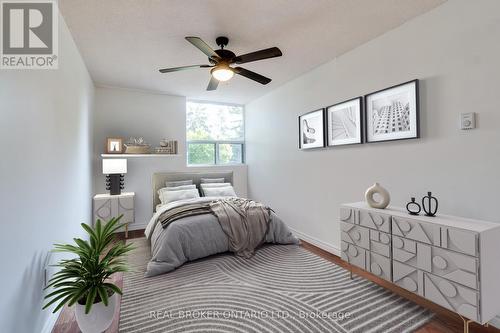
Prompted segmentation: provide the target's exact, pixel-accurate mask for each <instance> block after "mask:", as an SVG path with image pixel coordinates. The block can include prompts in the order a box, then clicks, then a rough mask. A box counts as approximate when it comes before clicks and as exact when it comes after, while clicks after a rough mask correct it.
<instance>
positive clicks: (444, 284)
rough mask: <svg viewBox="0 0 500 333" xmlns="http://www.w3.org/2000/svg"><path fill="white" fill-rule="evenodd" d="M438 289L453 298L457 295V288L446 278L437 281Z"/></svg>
mask: <svg viewBox="0 0 500 333" xmlns="http://www.w3.org/2000/svg"><path fill="white" fill-rule="evenodd" d="M439 290H441V292H442V293H443V294H444V295H445V296H447V297H450V298H453V297H455V296H457V288H456V287H455V286H454V285H452V284H451V283H449V282H448V281H446V280H442V281H440V282H439Z"/></svg>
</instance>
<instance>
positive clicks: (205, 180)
mask: <svg viewBox="0 0 500 333" xmlns="http://www.w3.org/2000/svg"><path fill="white" fill-rule="evenodd" d="M201 183H202V184H207V183H224V178H202V179H201Z"/></svg>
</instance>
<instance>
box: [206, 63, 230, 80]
mask: <svg viewBox="0 0 500 333" xmlns="http://www.w3.org/2000/svg"><path fill="white" fill-rule="evenodd" d="M210 73H211V74H212V76H213V77H214V78H216V79H217V80H218V81H222V82H224V81H229V80H230V79H231V78H232V77H233V76H234V72H233V70H232V69H231V67H229V66H227V65H218V66H216V67H214V68H212V70H211V71H210Z"/></svg>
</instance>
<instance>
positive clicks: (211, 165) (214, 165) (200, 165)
mask: <svg viewBox="0 0 500 333" xmlns="http://www.w3.org/2000/svg"><path fill="white" fill-rule="evenodd" d="M238 166H246V163H228V164H188V165H187V167H188V168H224V167H238Z"/></svg>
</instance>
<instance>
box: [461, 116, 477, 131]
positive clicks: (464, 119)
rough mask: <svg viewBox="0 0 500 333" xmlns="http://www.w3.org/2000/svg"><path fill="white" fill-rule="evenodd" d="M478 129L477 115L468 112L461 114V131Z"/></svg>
mask: <svg viewBox="0 0 500 333" xmlns="http://www.w3.org/2000/svg"><path fill="white" fill-rule="evenodd" d="M473 128H476V113H475V112H468V113H461V114H460V129H461V130H470V129H473Z"/></svg>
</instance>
